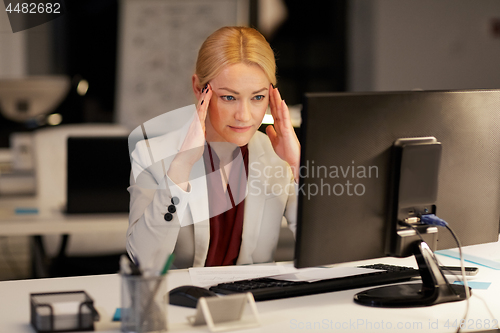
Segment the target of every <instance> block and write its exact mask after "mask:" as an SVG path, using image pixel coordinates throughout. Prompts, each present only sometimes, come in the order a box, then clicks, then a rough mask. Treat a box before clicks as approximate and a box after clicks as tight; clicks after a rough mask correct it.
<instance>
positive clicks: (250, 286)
mask: <svg viewBox="0 0 500 333" xmlns="http://www.w3.org/2000/svg"><path fill="white" fill-rule="evenodd" d="M359 267H362V268H373V269H383V270H384V271H379V272H373V273H366V274H360V275H353V276H347V277H342V278H334V279H327V280H321V281H315V282H289V281H282V280H275V279H271V278H258V279H251V280H242V281H235V282H231V283H220V284H218V285H217V286H213V287H211V288H210V290H211V291H213V292H216V293H218V294H224V295H227V294H235V293H242V292H251V293H252V294H253V297H254V298H255V300H256V301H267V300H272V299H279V298H288V297H296V296H304V295H313V294H321V293H327V292H332V291H340V290H347V289H356V288H363V287H370V286H377V285H381V284H389V283H396V282H404V281H408V280H410V279H411V278H413V277H416V276H420V273H419V271H418V269H415V268H412V267H404V266H394V265H384V264H374V265H366V266H359Z"/></svg>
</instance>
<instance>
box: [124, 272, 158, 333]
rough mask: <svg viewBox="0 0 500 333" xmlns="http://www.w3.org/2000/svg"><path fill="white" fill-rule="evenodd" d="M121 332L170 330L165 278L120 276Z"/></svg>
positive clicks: (138, 332) (139, 332)
mask: <svg viewBox="0 0 500 333" xmlns="http://www.w3.org/2000/svg"><path fill="white" fill-rule="evenodd" d="M121 280H122V283H121V284H122V286H121V288H122V290H121V301H122V304H121V330H122V332H136V333H142V332H163V331H166V330H167V302H168V299H167V298H166V297H165V294H166V284H167V279H166V275H160V276H142V275H125V274H122V275H121Z"/></svg>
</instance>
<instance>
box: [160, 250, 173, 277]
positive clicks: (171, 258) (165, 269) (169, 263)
mask: <svg viewBox="0 0 500 333" xmlns="http://www.w3.org/2000/svg"><path fill="white" fill-rule="evenodd" d="M174 258H175V255H174V254H173V253H171V254H170V255H169V256H168V259H167V261H166V262H165V265H164V266H163V270H162V271H161V275H165V274H167V272H168V270H169V269H170V266H172V263H173V262H174Z"/></svg>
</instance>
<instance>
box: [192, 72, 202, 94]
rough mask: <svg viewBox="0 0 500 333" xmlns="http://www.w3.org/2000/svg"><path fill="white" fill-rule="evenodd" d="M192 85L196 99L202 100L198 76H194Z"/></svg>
mask: <svg viewBox="0 0 500 333" xmlns="http://www.w3.org/2000/svg"><path fill="white" fill-rule="evenodd" d="M191 81H192V84H193V92H194V94H195V96H196V99H197V100H198V99H200V96H201V88H200V86H201V85H200V79H198V75H196V74H193V77H192V79H191Z"/></svg>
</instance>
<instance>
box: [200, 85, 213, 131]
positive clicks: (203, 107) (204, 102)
mask: <svg viewBox="0 0 500 333" xmlns="http://www.w3.org/2000/svg"><path fill="white" fill-rule="evenodd" d="M203 91H204V92H203V93H202V94H201V96H200V101H199V102H198V116H199V118H200V121H201V122H203V123H204V122H205V119H206V117H207V111H208V105H209V104H210V99H211V98H212V89H211V87H210V84H207V85H206V88H204V89H203Z"/></svg>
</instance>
